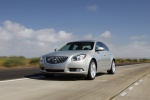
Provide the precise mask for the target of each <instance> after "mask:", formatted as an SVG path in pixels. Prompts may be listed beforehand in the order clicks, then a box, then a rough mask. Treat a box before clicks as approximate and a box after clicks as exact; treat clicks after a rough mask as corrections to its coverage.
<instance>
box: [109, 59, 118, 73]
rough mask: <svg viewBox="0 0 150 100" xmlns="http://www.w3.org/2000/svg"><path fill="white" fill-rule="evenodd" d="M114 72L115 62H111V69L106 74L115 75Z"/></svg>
mask: <svg viewBox="0 0 150 100" xmlns="http://www.w3.org/2000/svg"><path fill="white" fill-rule="evenodd" d="M115 72H116V64H115V61H114V60H113V61H112V63H111V69H110V70H108V71H107V73H108V74H115Z"/></svg>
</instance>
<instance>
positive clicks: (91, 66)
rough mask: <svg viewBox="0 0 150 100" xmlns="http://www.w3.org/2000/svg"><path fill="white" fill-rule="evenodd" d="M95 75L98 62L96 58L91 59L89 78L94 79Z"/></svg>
mask: <svg viewBox="0 0 150 100" xmlns="http://www.w3.org/2000/svg"><path fill="white" fill-rule="evenodd" d="M95 76H96V64H95V61H94V60H91V62H90V64H89V70H88V75H87V79H89V80H93V79H94V78H95Z"/></svg>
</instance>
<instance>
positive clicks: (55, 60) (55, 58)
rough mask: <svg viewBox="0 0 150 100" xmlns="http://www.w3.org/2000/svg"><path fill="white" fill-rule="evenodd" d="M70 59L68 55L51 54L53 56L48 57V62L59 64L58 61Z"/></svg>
mask: <svg viewBox="0 0 150 100" xmlns="http://www.w3.org/2000/svg"><path fill="white" fill-rule="evenodd" d="M67 59H68V57H65V56H51V57H46V62H47V63H49V64H58V63H63V62H65V61H66V60H67Z"/></svg>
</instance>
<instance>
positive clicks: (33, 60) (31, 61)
mask: <svg viewBox="0 0 150 100" xmlns="http://www.w3.org/2000/svg"><path fill="white" fill-rule="evenodd" d="M39 61H40V58H32V59H31V60H30V62H29V64H31V65H37V64H39Z"/></svg>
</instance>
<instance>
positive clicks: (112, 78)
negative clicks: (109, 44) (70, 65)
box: [0, 63, 150, 100]
mask: <svg viewBox="0 0 150 100" xmlns="http://www.w3.org/2000/svg"><path fill="white" fill-rule="evenodd" d="M6 74H7V73H6ZM35 74H36V73H35ZM33 76H34V74H33ZM33 76H30V77H26V78H20V79H13V80H3V81H0V100H150V95H149V93H150V88H149V84H150V64H149V63H147V64H135V65H127V66H120V67H117V72H116V74H115V75H108V74H107V73H106V72H104V73H100V74H98V75H97V77H96V78H95V80H93V81H90V80H84V79H83V78H80V77H75V76H71V77H69V76H63V75H56V76H55V77H54V78H49V79H47V78H44V77H43V76H40V75H35V76H34V77H33Z"/></svg>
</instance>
